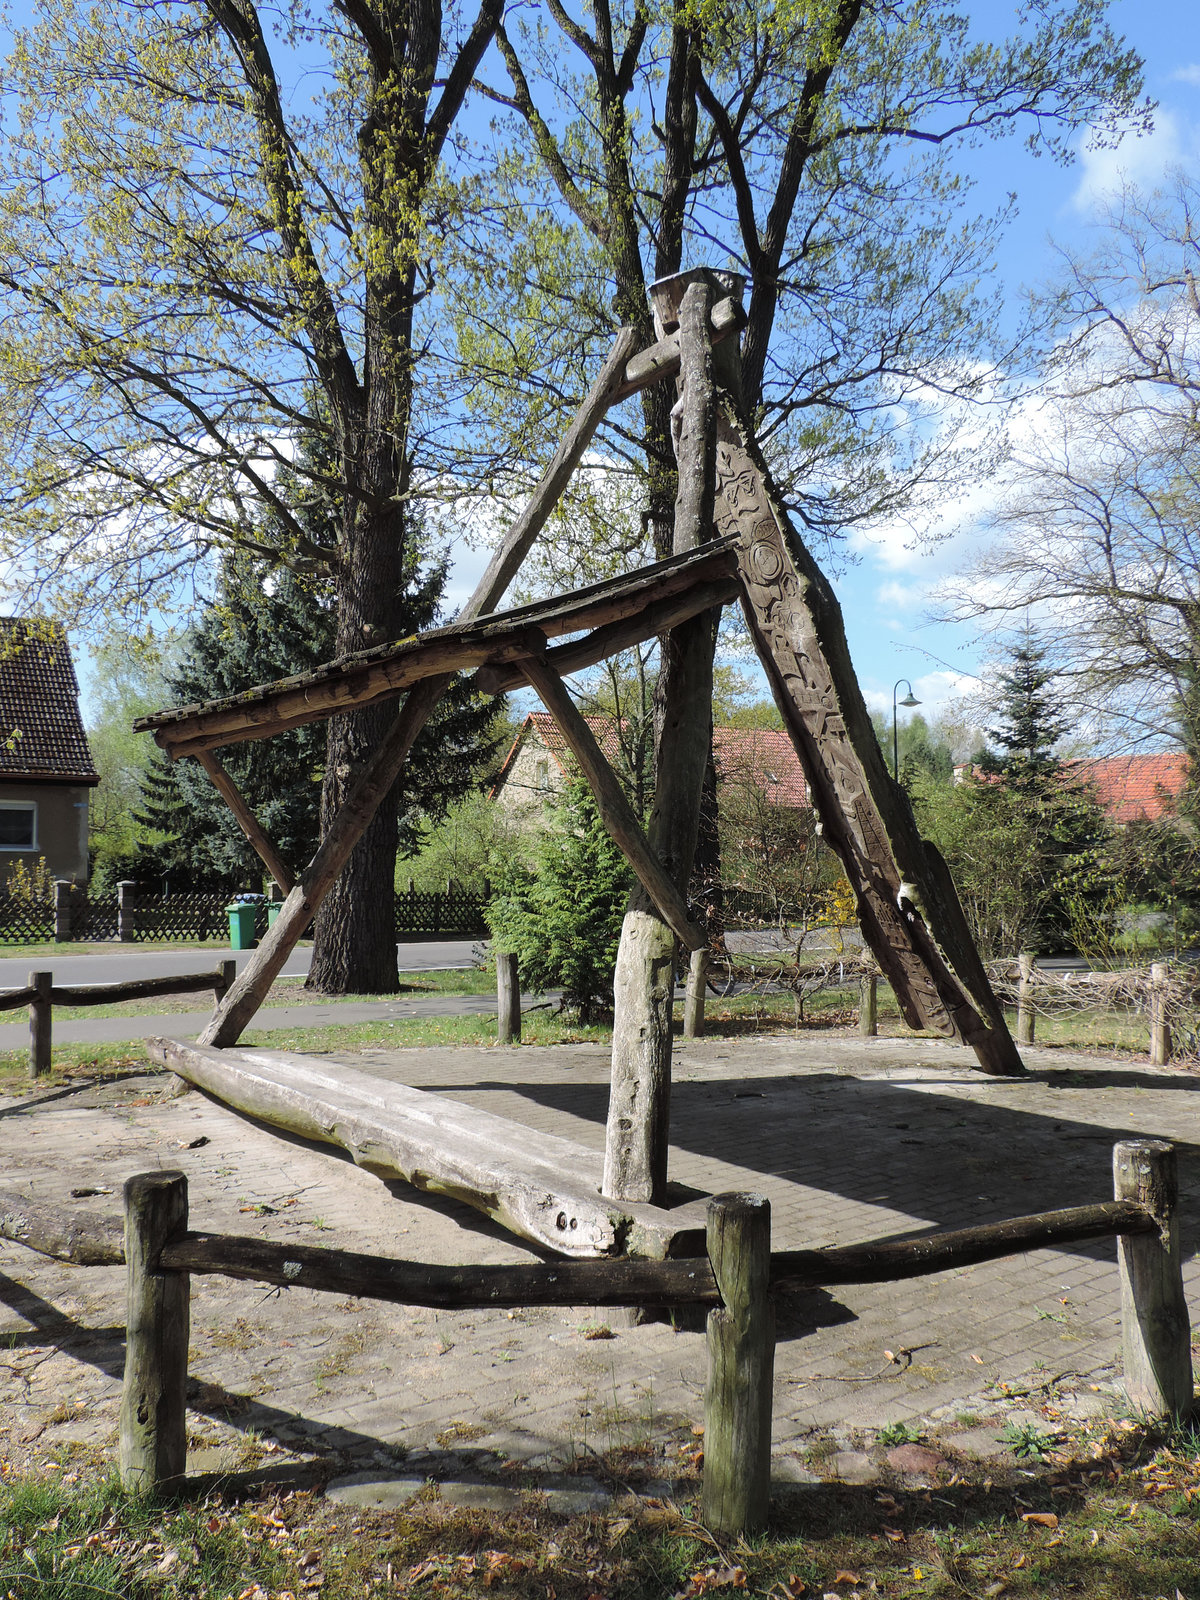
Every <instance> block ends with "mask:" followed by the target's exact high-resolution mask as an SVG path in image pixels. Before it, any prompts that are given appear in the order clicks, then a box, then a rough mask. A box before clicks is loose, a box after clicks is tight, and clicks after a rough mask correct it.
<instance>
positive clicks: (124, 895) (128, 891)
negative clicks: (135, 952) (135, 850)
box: [117, 878, 137, 944]
mask: <svg viewBox="0 0 1200 1600" xmlns="http://www.w3.org/2000/svg"><path fill="white" fill-rule="evenodd" d="M136 919H137V884H136V883H134V882H132V881H131V880H130V879H128V878H126V879H125V880H123V881H122V882H121V883H119V884H118V885H117V938H118V939H119V940H120V941H121V943H122V944H131V943H132V942H133V937H134V930H135V928H136V926H137V921H136Z"/></svg>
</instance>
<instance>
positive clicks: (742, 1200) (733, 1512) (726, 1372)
mask: <svg viewBox="0 0 1200 1600" xmlns="http://www.w3.org/2000/svg"><path fill="white" fill-rule="evenodd" d="M708 1256H709V1260H710V1262H711V1263H712V1269H713V1275H714V1276H715V1278H716V1280H717V1288H718V1289H719V1290H720V1293H721V1299H722V1302H723V1304H722V1305H721V1306H719V1307H718V1308H717V1309H716V1310H715V1311H710V1312H709V1314H708V1381H707V1383H706V1385H705V1390H704V1488H703V1497H702V1502H701V1503H702V1516H703V1518H704V1521H705V1523H706V1524H707V1526H708V1527H709V1528H711V1529H712V1530H713V1532H714V1533H718V1534H725V1535H730V1536H733V1535H737V1534H743V1533H753V1532H755V1531H756V1530H757V1529H760V1528H762V1527H764V1526H765V1524H766V1520H767V1508H768V1504H769V1500H770V1490H771V1389H772V1383H773V1380H774V1373H775V1312H774V1308H773V1307H772V1304H771V1300H770V1297H769V1295H768V1293H767V1286H768V1283H769V1281H770V1276H771V1205H770V1202H769V1201H768V1200H767V1199H766V1198H765V1196H763V1195H760V1194H724V1195H716V1196H715V1197H714V1198H713V1199H712V1200H710V1201H709V1203H708Z"/></svg>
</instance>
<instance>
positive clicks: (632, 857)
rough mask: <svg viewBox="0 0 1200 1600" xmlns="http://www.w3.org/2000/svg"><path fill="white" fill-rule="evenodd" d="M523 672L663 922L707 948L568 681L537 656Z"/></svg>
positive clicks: (690, 944)
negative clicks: (589, 787)
mask: <svg viewBox="0 0 1200 1600" xmlns="http://www.w3.org/2000/svg"><path fill="white" fill-rule="evenodd" d="M523 670H524V672H525V675H526V677H527V678H528V680H529V683H530V684H531V685H532V687H533V688H534V689H535V690H536V691H537V693H538V694H539V695H540V696H541V700H542V704H543V705H544V706H545V707H546V710H547V711H548V712H549V713H550V715H551V716H552V717H553V718H554V720H555V722H557V724H558V726H559V731H560V732H561V733H562V736H563V738H564V739H565V740H566V741H567V744H568V746H569V747H570V751H571V754H572V755H573V756H574V757H575V759H576V761H578V763H579V765H580V768H581V769H582V771H583V775H584V777H585V778H586V779H587V781H588V783H589V785H590V786H591V790H592V794H593V796H594V797H595V801H596V806H597V809H598V810H599V812H600V819H601V821H602V822H603V823H604V826H605V827H606V828H607V829H608V831H609V833H610V834H611V836H612V838H613V840H614V841H615V843H616V844H617V845H618V846H619V847H620V849H621V851H622V853H623V854H624V856H625V859H626V861H628V862H629V865H630V866H631V867H632V868H633V870H634V872H635V873H636V875H637V878H638V881H639V882H640V883H641V885H642V887H643V888H644V889H645V891H646V893H647V894H648V895H649V896H650V898H651V900H652V901H653V902H654V904H655V905H656V906H657V908H658V911H659V914H660V915H661V917H662V919H663V921H664V922H665V923H666V924H667V926H668V927H669V928H670V930H671V932H672V933H673V934H674V935H675V937H676V938H677V939H678V940H679V941H680V942H681V943H682V944H683V945H685V946H686V947H687V948H688V949H689V950H705V949H707V948H708V935H707V933H705V931H704V929H703V928H700V927H698V926H697V925H696V924H695V923H694V922H693V921H692V919H691V918H690V917H689V916H688V910H687V902H686V900H685V899H684V898H683V896H682V895H681V894H680V892H679V890H678V889H677V888H676V887H675V883H674V880H673V879H672V877H671V875H670V873H669V872H668V871H667V869H666V868H665V867H664V866H663V864H662V862H661V861H660V860H659V859H658V857H657V856H656V855H655V853H654V851H653V850H652V849H651V848H650V842H649V840H648V839H647V838H646V835H645V833H644V832H643V830H642V825H641V823H640V822H639V821H638V819H637V817H636V816H635V815H634V812H633V807H632V806H631V805H630V804H629V801H628V800H627V799H626V798H625V791H624V790H623V789H622V788H621V785H620V782H619V780H618V778H617V775H616V773H615V772H614V771H613V769H612V768H611V767H610V766H609V764H608V762H607V761H606V760H605V759H604V754H603V752H602V751H601V749H600V746H599V745H598V744H597V743H596V738H595V735H594V734H593V733H592V730H591V729H590V728H589V727H588V725H587V722H586V720H585V719H584V717H583V715H582V713H581V712H580V710H579V708H578V707H577V706H576V704H575V702H574V701H573V700H572V699H571V696H570V695H569V694H568V693H567V691H566V688H565V687H564V685H563V681H562V679H561V678H560V677H559V676H558V674H557V673H556V672H555V671H554V670H553V668H552V667H549V666H547V665H546V663H545V661H544V660H539V659H538V658H536V657H531V658H530V659H529V660H528V661H527V662H526V663H525V666H524V669H523Z"/></svg>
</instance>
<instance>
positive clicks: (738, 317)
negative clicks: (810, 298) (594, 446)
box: [614, 297, 746, 400]
mask: <svg viewBox="0 0 1200 1600" xmlns="http://www.w3.org/2000/svg"><path fill="white" fill-rule="evenodd" d="M710 323H711V329H712V342H713V343H714V344H720V342H721V340H722V339H728V338H729V337H730V336H731V335H732V334H735V333H740V332H741V330H742V329H743V328H744V327H745V326H746V312H745V309H744V307H743V306H742V304H741V302H740V301H738V300H734V299H733V298H732V297H730V298H729V299H725V300H718V301H717V303H716V305H715V306H714V307H713V308H712V313H711V317H710ZM679 361H680V356H679V333H678V331H676V332H675V333H669V334H667V336H666V338H665V339H660V340H659V341H658V343H657V344H652V345H651V346H650V347H649V348H648V349H646V350H641V351H639V352H638V354H637V355H636V356H634V357H633V359H632V360H631V361H630V363H629V365H628V366H627V367H626V368H625V381H624V382H623V383H622V384H621V386H620V388H619V389H618V390H617V391H616V394H615V396H614V399H616V400H624V399H626V398H627V397H628V396H629V395H631V394H638V393H639V392H640V391H641V390H642V389H648V388H649V387H650V386H651V384H654V383H663V382H665V381H666V379H668V378H677V377H678V376H679Z"/></svg>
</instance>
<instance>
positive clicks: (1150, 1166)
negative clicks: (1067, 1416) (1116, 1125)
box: [1113, 1139, 1192, 1421]
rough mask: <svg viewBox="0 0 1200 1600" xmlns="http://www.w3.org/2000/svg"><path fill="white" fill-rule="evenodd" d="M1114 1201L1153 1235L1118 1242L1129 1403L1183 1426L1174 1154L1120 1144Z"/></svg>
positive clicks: (1185, 1332) (1185, 1404)
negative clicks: (1127, 1203) (1134, 1212)
mask: <svg viewBox="0 0 1200 1600" xmlns="http://www.w3.org/2000/svg"><path fill="white" fill-rule="evenodd" d="M1113 1193H1114V1195H1115V1196H1116V1198H1117V1199H1118V1200H1136V1201H1137V1203H1138V1204H1139V1205H1143V1206H1145V1207H1146V1209H1147V1210H1148V1211H1149V1212H1151V1214H1152V1215H1153V1216H1154V1217H1155V1219H1156V1220H1157V1221H1158V1224H1159V1232H1158V1233H1157V1234H1153V1233H1130V1234H1122V1235H1121V1236H1120V1237H1118V1239H1117V1267H1118V1270H1119V1271H1120V1275H1121V1344H1122V1349H1123V1352H1124V1357H1125V1391H1126V1393H1127V1394H1128V1396H1129V1400H1130V1403H1131V1404H1132V1405H1134V1406H1136V1407H1137V1408H1138V1409H1139V1410H1141V1411H1146V1412H1149V1413H1150V1414H1151V1415H1153V1416H1165V1415H1169V1416H1171V1417H1174V1418H1175V1419H1176V1421H1183V1420H1185V1419H1186V1418H1187V1417H1188V1416H1190V1414H1191V1410H1192V1336H1191V1322H1190V1319H1189V1317H1188V1308H1187V1301H1186V1300H1185V1299H1184V1294H1183V1270H1182V1264H1181V1258H1180V1253H1179V1222H1178V1218H1177V1217H1176V1214H1175V1207H1176V1204H1177V1201H1178V1197H1179V1182H1178V1177H1177V1172H1176V1159H1175V1146H1174V1145H1172V1144H1168V1143H1167V1141H1166V1140H1165V1139H1125V1140H1122V1141H1121V1143H1120V1144H1116V1145H1114V1146H1113Z"/></svg>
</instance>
